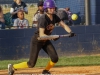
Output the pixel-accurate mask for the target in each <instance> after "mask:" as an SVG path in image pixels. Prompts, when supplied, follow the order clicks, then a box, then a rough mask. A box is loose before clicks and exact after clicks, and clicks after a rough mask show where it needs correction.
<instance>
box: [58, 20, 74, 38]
mask: <svg viewBox="0 0 100 75" xmlns="http://www.w3.org/2000/svg"><path fill="white" fill-rule="evenodd" d="M60 26H62V27H63V28H64V29H65V30H66V31H67V32H68V33H69V34H70V36H69V37H73V36H76V34H75V33H74V32H72V30H71V29H70V28H69V26H68V25H66V24H65V23H64V22H63V21H60Z"/></svg>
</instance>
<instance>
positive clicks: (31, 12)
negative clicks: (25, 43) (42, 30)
mask: <svg viewBox="0 0 100 75" xmlns="http://www.w3.org/2000/svg"><path fill="white" fill-rule="evenodd" d="M9 11H10V8H5V9H3V13H4V14H5V13H7V12H9ZM36 11H37V7H30V8H28V14H25V18H26V19H28V21H29V24H30V26H31V25H32V19H33V16H34V14H35V12H36Z"/></svg>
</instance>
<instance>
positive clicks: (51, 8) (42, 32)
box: [8, 0, 75, 75]
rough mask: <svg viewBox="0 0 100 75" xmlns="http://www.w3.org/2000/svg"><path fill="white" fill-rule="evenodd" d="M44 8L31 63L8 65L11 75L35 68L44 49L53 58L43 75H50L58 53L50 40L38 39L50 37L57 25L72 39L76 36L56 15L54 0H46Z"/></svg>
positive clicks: (34, 41)
mask: <svg viewBox="0 0 100 75" xmlns="http://www.w3.org/2000/svg"><path fill="white" fill-rule="evenodd" d="M43 8H44V11H45V12H46V14H44V15H43V16H41V17H40V18H39V20H38V29H37V31H36V32H35V34H34V36H33V37H32V39H31V50H30V57H29V61H28V62H22V63H19V64H13V65H12V64H8V74H9V75H13V73H14V70H15V69H20V68H32V67H34V66H35V64H36V61H37V58H38V54H39V51H40V50H41V49H43V50H44V51H45V52H46V53H47V54H48V55H49V56H50V58H51V60H50V61H49V63H48V64H47V66H46V67H45V69H44V70H43V72H42V74H50V72H49V70H50V69H51V68H52V67H53V66H54V65H55V63H57V62H58V55H57V52H56V50H55V48H54V46H53V45H52V43H51V42H50V40H42V41H39V40H38V39H37V38H38V37H41V36H48V35H50V34H51V33H52V31H53V29H54V27H55V23H59V24H60V25H61V26H62V27H63V28H64V29H65V30H66V31H67V32H68V33H70V37H73V36H75V33H73V32H72V31H71V29H70V28H69V27H68V26H67V25H66V24H65V23H64V22H63V21H61V20H60V18H59V17H58V16H57V15H55V14H54V13H55V8H56V5H55V2H54V0H45V1H44V4H43Z"/></svg>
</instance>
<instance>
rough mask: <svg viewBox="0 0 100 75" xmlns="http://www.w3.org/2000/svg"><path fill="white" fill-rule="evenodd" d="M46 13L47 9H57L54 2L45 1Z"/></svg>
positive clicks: (52, 0) (50, 0)
mask: <svg viewBox="0 0 100 75" xmlns="http://www.w3.org/2000/svg"><path fill="white" fill-rule="evenodd" d="M43 8H44V11H47V8H56V4H55V1H54V0H45V1H44V4H43Z"/></svg>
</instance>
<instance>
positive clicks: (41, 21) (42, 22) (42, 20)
mask: <svg viewBox="0 0 100 75" xmlns="http://www.w3.org/2000/svg"><path fill="white" fill-rule="evenodd" d="M46 24H47V23H46V20H45V18H44V17H40V18H39V19H38V27H39V28H45V25H46Z"/></svg>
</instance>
